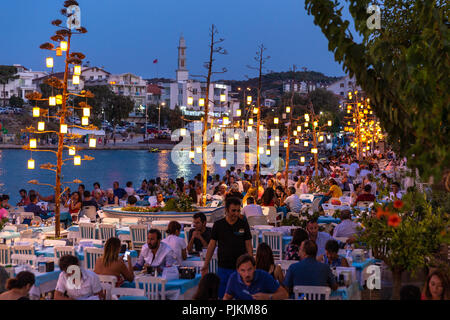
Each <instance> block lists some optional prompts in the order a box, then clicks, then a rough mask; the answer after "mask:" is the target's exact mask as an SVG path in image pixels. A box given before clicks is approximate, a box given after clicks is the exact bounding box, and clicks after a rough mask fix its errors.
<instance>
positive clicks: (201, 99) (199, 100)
mask: <svg viewBox="0 0 450 320" xmlns="http://www.w3.org/2000/svg"><path fill="white" fill-rule="evenodd" d="M198 105H199V106H200V107H204V106H205V99H204V98H200V99H198Z"/></svg>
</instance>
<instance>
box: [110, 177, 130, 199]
mask: <svg viewBox="0 0 450 320" xmlns="http://www.w3.org/2000/svg"><path fill="white" fill-rule="evenodd" d="M113 188H114V196H115V197H117V198H119V200H125V199H124V196H125V195H128V194H127V192H126V191H125V189H123V188H119V182H117V181H114V183H113Z"/></svg>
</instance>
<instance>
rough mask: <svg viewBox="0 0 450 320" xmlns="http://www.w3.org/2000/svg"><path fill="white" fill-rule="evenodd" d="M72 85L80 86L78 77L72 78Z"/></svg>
mask: <svg viewBox="0 0 450 320" xmlns="http://www.w3.org/2000/svg"><path fill="white" fill-rule="evenodd" d="M72 83H73V84H80V76H75V75H74V76H73V78H72Z"/></svg>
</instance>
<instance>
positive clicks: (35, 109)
mask: <svg viewBox="0 0 450 320" xmlns="http://www.w3.org/2000/svg"><path fill="white" fill-rule="evenodd" d="M39 115H40V109H39V108H33V117H34V118H37V117H39Z"/></svg>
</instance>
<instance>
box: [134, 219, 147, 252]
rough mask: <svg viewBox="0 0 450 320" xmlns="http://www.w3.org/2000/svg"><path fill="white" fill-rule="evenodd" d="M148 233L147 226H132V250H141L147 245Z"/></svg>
mask: <svg viewBox="0 0 450 320" xmlns="http://www.w3.org/2000/svg"><path fill="white" fill-rule="evenodd" d="M147 233H148V226H147V225H143V224H140V225H131V226H130V234H131V249H132V250H140V249H141V248H142V246H143V245H144V244H146V243H147Z"/></svg>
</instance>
